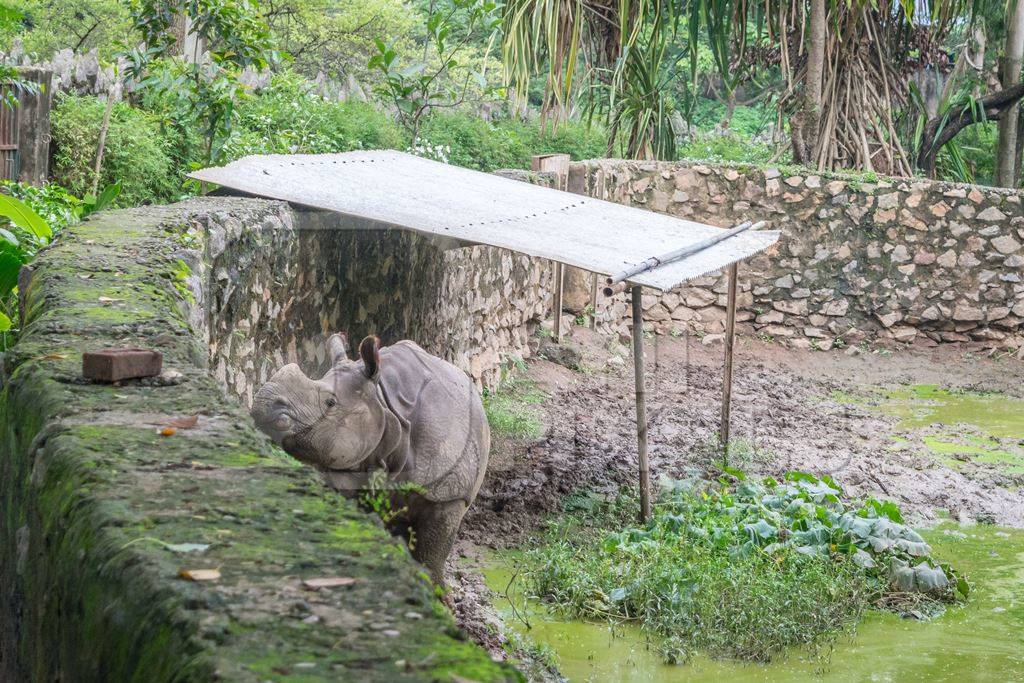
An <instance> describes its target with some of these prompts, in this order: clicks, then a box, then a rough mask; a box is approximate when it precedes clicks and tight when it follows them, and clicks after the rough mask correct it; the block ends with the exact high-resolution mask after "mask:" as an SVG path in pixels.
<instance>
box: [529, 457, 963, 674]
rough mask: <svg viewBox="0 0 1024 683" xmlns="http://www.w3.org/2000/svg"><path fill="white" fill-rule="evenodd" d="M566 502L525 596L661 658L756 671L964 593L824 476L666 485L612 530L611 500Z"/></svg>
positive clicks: (903, 535)
mask: <svg viewBox="0 0 1024 683" xmlns="http://www.w3.org/2000/svg"><path fill="white" fill-rule="evenodd" d="M584 500H585V499H584ZM575 505H576V506H577V510H576V511H575V512H571V513H570V514H568V515H567V516H566V517H564V518H562V519H561V520H559V521H558V522H556V523H555V524H554V525H553V527H552V528H551V529H550V530H549V532H548V534H547V537H546V538H545V539H544V542H543V543H542V544H541V545H540V546H539V547H538V548H536V549H534V550H531V551H530V552H528V553H527V554H526V564H527V567H528V568H527V572H526V578H527V582H528V586H529V589H530V591H531V592H532V593H534V594H535V595H536V596H537V597H539V598H540V599H542V600H544V601H546V602H548V603H549V604H550V605H552V606H554V607H555V608H556V609H558V610H561V611H563V612H565V613H566V614H568V615H569V616H572V617H575V618H586V619H599V620H611V621H620V620H621V621H631V622H635V623H637V624H638V625H640V626H642V627H644V628H645V629H647V630H648V631H649V632H652V633H653V634H654V635H656V636H657V640H658V641H659V642H660V645H661V649H662V652H663V654H664V656H665V658H666V659H667V660H668V661H672V662H676V661H683V660H685V659H687V658H688V657H689V656H691V655H692V654H693V653H694V652H696V651H705V652H707V653H709V654H711V655H713V656H726V657H735V658H741V659H747V660H753V661H767V660H770V659H771V658H772V657H773V656H775V655H776V654H778V653H779V652H780V651H782V650H783V649H784V648H786V647H789V646H794V645H797V646H799V645H805V646H811V647H812V648H816V647H820V646H822V645H826V644H827V643H828V642H830V641H831V640H832V639H833V638H835V637H836V636H837V635H838V634H839V633H842V632H843V631H844V630H846V629H848V628H849V627H851V626H852V625H853V624H855V623H856V621H857V619H858V618H859V617H860V615H861V614H862V613H863V611H864V610H865V609H868V608H871V607H876V608H882V609H890V610H894V611H898V612H910V611H913V613H914V614H915V615H924V614H928V613H929V612H933V611H935V610H936V609H941V606H942V605H943V604H944V603H947V602H951V601H954V600H957V599H959V598H963V597H966V595H967V593H968V591H969V584H968V583H967V580H966V579H965V578H964V577H963V576H962V575H960V574H959V573H958V572H957V571H956V570H954V569H953V568H952V567H951V566H950V565H948V564H943V563H940V562H938V561H936V560H935V559H934V558H932V556H931V548H930V547H929V546H928V544H927V543H926V542H925V541H924V539H923V538H922V537H921V536H920V535H919V534H918V533H917V532H915V531H914V530H913V529H911V528H910V527H908V526H906V525H905V524H903V519H902V515H901V514H900V511H899V508H898V507H897V506H896V505H895V504H893V503H891V502H888V501H879V500H875V499H868V500H867V501H864V502H860V503H857V502H852V501H850V500H849V499H848V498H846V497H845V496H844V494H843V492H842V490H841V489H840V487H839V486H838V485H837V484H836V483H835V481H833V480H832V479H831V478H829V477H822V478H818V477H815V476H813V475H810V474H806V473H803V472H793V473H790V474H788V475H786V477H785V478H784V479H783V480H782V481H777V480H775V479H772V478H766V479H763V480H761V481H753V480H749V479H747V478H746V477H745V476H744V475H743V473H742V472H739V471H736V470H730V471H728V472H727V473H726V474H725V475H724V476H723V477H722V478H721V479H720V480H718V481H717V482H713V483H711V484H708V483H701V482H693V481H683V482H680V481H671V482H666V483H665V485H664V486H663V490H662V493H661V496H660V498H659V501H658V503H657V505H656V506H655V514H654V516H653V518H652V520H651V521H650V522H649V523H648V524H647V525H646V526H642V527H638V526H626V527H625V528H621V527H618V525H617V524H616V520H621V517H620V516H619V511H621V510H623V509H627V507H628V506H626V505H623V504H621V501H620V502H619V503H618V504H616V503H613V504H611V505H604V506H598V507H602V509H601V510H597V509H588V505H587V504H585V503H584V504H582V505H581V504H580V501H579V500H576V501H575ZM591 507H593V506H591ZM595 521H596V522H597V523H596V524H595V523H594V522H595ZM616 527H617V528H616Z"/></svg>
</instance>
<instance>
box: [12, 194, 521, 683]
mask: <svg viewBox="0 0 1024 683" xmlns="http://www.w3.org/2000/svg"><path fill="white" fill-rule="evenodd" d="M281 206H282V205H279V204H275V203H272V202H261V201H258V200H241V199H216V200H212V199H207V200H193V201H190V202H185V203H182V204H178V205H174V206H167V207H145V208H140V209H131V210H123V211H115V212H107V213H104V214H101V215H99V216H97V217H95V218H93V219H91V220H89V221H87V222H85V223H83V224H81V225H78V226H75V227H72V228H69V229H68V230H66V231H65V232H64V234H62V235H61V237H60V238H59V239H58V240H57V242H56V243H55V244H54V245H53V246H51V247H50V248H48V249H46V250H45V251H44V252H43V253H41V254H40V255H39V257H38V258H37V259H36V261H35V262H34V263H33V264H32V272H31V275H30V277H28V278H23V286H22V299H23V300H22V307H23V311H24V318H25V320H24V325H23V331H22V334H21V336H20V338H19V340H18V342H17V343H16V344H15V345H14V346H13V348H11V349H10V350H9V351H8V352H7V353H6V355H5V356H4V359H3V368H2V370H3V387H2V393H0V419H2V425H3V437H2V453H0V496H2V500H0V505H2V514H3V517H2V528H0V543H2V550H0V589H2V599H3V614H2V616H0V678H2V679H3V680H10V681H19V680H38V681H52V680H68V681H71V680H86V681H146V682H147V683H149V682H156V681H206V680H230V681H267V680H289V681H306V680H309V681H314V680H351V681H399V680H426V681H446V680H476V681H498V680H500V681H504V680H519V679H520V678H521V676H520V675H519V674H518V672H516V671H515V670H514V669H512V668H511V667H509V666H508V665H505V664H499V663H495V662H493V661H492V660H491V658H490V657H489V656H488V655H487V653H485V652H484V651H483V650H482V649H480V648H478V647H477V646H475V645H474V644H472V643H470V642H467V641H466V640H465V639H464V638H463V636H462V635H461V634H460V632H459V631H458V629H457V628H456V626H455V624H454V622H453V620H452V618H451V616H450V614H449V613H448V612H447V611H446V610H445V609H444V608H443V607H442V606H441V604H440V603H439V601H438V599H437V597H436V595H435V592H434V590H433V588H432V587H431V585H430V584H429V583H428V581H427V580H426V578H425V576H424V575H423V573H422V571H421V569H420V568H419V567H418V566H417V565H416V564H415V563H414V562H413V561H412V560H411V558H410V557H409V554H408V551H407V550H406V548H405V546H404V545H403V544H402V543H401V542H400V541H398V540H396V539H393V538H392V537H390V536H389V535H388V534H387V533H386V532H385V531H384V530H383V529H382V527H381V526H380V524H379V523H378V522H377V521H376V520H375V518H372V517H370V516H368V515H366V514H365V513H363V512H362V511H360V510H359V509H358V508H357V507H356V506H354V505H353V504H352V503H351V502H349V501H347V500H345V499H343V498H341V497H340V496H338V495H336V494H334V493H332V492H329V491H327V490H325V489H324V487H323V486H322V485H321V483H320V481H319V479H318V477H317V476H316V475H315V473H313V472H312V471H310V470H308V469H306V468H304V467H302V466H300V465H298V463H295V462H293V461H291V460H290V459H289V458H288V457H287V456H285V455H283V454H281V453H279V452H276V451H275V450H274V449H273V447H272V446H271V445H270V444H269V443H268V442H267V441H266V440H265V439H264V438H263V437H262V436H261V435H260V434H258V433H257V432H256V431H255V429H254V428H253V426H252V424H251V420H250V419H249V417H248V415H247V414H246V412H245V411H244V409H243V408H242V407H241V405H240V404H239V403H238V401H237V400H236V399H235V398H229V397H228V396H227V395H226V393H225V391H224V388H223V387H222V386H221V385H220V384H219V383H218V382H217V380H216V379H215V378H214V377H213V376H211V373H210V372H209V371H208V368H207V359H208V355H209V354H208V350H207V348H206V343H207V342H206V340H205V339H204V338H203V334H202V332H201V331H198V330H197V329H196V325H195V324H194V321H195V320H196V319H197V316H196V311H195V309H196V306H197V305H201V304H197V303H196V298H195V296H194V294H193V292H192V290H191V289H190V287H189V286H183V284H182V282H183V280H185V279H188V278H189V277H193V276H195V273H196V266H197V265H200V266H201V264H200V263H199V262H197V258H198V259H199V261H201V260H202V253H203V252H202V249H203V247H202V245H201V244H200V245H198V246H197V245H196V244H195V243H193V242H194V239H193V238H194V237H195V234H196V232H197V231H198V232H199V233H202V232H203V229H204V228H203V226H204V225H208V224H209V223H210V221H211V220H219V219H216V217H217V216H220V217H222V218H223V217H227V218H229V219H231V220H235V221H241V222H242V223H243V224H246V222H247V221H250V220H258V219H260V217H261V216H262V215H264V214H268V213H273V212H278V213H279V212H281V211H282V208H281ZM211 216H212V217H214V218H213V219H211ZM199 239H200V241H201V240H202V239H203V238H202V236H201V235H200V238H199ZM197 254H198V257H197ZM200 269H201V268H200ZM200 275H201V274H200ZM199 317H201V316H199ZM190 318H191V319H192V320H193V323H191V324H190V322H189V320H190ZM110 347H142V348H155V349H158V350H159V351H161V352H162V353H163V356H164V370H165V374H166V375H167V376H165V377H164V378H161V379H160V380H157V381H147V380H141V381H138V380H133V381H126V382H123V383H121V384H120V385H114V386H111V385H101V384H90V383H86V382H85V381H84V380H82V379H81V377H80V374H81V360H82V352H83V351H85V350H90V349H99V348H110ZM192 415H197V416H198V423H197V424H196V426H195V427H194V428H191V429H184V428H179V429H177V430H176V431H175V432H174V433H173V434H171V435H169V436H164V435H161V433H160V432H161V426H162V425H167V424H170V423H171V422H173V421H174V420H175V419H178V418H183V417H189V416H192ZM185 544H194V545H185ZM203 546H206V548H205V550H200V548H202V547H203ZM183 569H218V570H219V572H220V578H219V579H217V580H213V581H203V582H192V581H188V580H185V579H183V578H181V577H180V576H179V572H181V570H183ZM321 577H350V578H352V579H354V582H352V583H351V584H350V585H346V586H341V587H336V588H329V589H319V590H311V589H308V588H306V587H305V586H304V584H303V581H304V580H307V579H311V578H321Z"/></svg>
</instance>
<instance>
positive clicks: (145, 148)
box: [52, 96, 182, 206]
mask: <svg viewBox="0 0 1024 683" xmlns="http://www.w3.org/2000/svg"><path fill="white" fill-rule="evenodd" d="M105 106H106V104H105V102H103V101H101V100H99V99H98V98H95V97H75V96H61V97H60V98H59V99H58V101H57V105H56V107H55V109H54V111H53V118H52V131H53V141H54V144H55V146H56V153H55V154H54V166H53V172H52V175H53V180H54V182H56V183H57V184H59V185H63V186H64V187H66V188H67V189H68V190H69V191H70V192H72V193H73V194H76V195H79V196H84V195H86V194H88V193H89V191H90V190H91V189H92V179H93V168H94V167H95V163H96V148H97V145H98V144H99V137H100V127H101V125H102V123H103V110H104V108H105ZM170 152H171V144H170V143H169V142H168V138H167V137H165V135H164V133H163V129H162V127H161V122H160V120H159V119H158V118H157V117H155V116H153V115H151V114H148V113H146V112H144V111H142V110H140V109H136V108H134V107H132V106H130V105H128V104H127V103H124V102H120V103H118V104H115V105H114V108H113V111H112V112H111V117H110V129H109V131H108V132H107V142H106V147H105V151H104V154H103V172H102V174H101V178H100V187H103V186H105V185H109V184H113V183H116V182H119V183H121V195H120V197H119V200H118V204H119V205H122V206H132V205H136V204H145V203H151V202H163V201H167V200H169V199H173V198H176V197H178V196H180V195H181V194H182V190H181V178H180V176H179V175H178V173H177V172H176V169H175V164H174V162H173V160H172V158H171V154H170Z"/></svg>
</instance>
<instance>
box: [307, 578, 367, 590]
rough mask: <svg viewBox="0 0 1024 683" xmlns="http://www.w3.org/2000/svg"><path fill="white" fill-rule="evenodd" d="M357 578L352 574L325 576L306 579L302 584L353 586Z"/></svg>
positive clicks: (310, 586) (312, 585) (313, 586)
mask: <svg viewBox="0 0 1024 683" xmlns="http://www.w3.org/2000/svg"><path fill="white" fill-rule="evenodd" d="M355 582H356V580H355V579H353V578H352V577H351V576H325V577H323V578H319V579H305V580H304V581H303V582H302V585H303V586H305V587H306V588H335V587H337V586H351V585H352V584H353V583H355Z"/></svg>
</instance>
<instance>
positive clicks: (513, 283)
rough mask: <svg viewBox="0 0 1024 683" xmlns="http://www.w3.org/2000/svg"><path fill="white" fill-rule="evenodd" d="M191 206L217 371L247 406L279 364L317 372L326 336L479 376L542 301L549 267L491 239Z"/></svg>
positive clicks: (496, 362)
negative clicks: (427, 355) (471, 240)
mask: <svg viewBox="0 0 1024 683" xmlns="http://www.w3.org/2000/svg"><path fill="white" fill-rule="evenodd" d="M224 207H225V209H224V210H221V211H217V212H209V213H202V214H198V215H197V218H196V219H195V220H196V221H197V222H196V223H195V224H194V225H193V227H192V229H191V234H190V238H189V239H190V241H191V242H192V243H194V244H203V245H204V246H203V247H202V249H194V250H192V251H191V252H189V254H190V256H189V257H187V258H186V261H188V263H187V265H188V266H189V270H190V276H189V278H190V289H191V290H192V291H193V293H194V297H195V298H196V301H197V304H199V305H197V306H195V307H193V311H192V316H193V321H192V322H193V325H194V326H195V327H196V329H200V330H202V334H203V335H204V337H205V338H206V340H207V342H208V344H209V349H210V365H211V370H212V372H213V374H214V376H215V377H216V378H217V380H218V381H219V382H220V383H221V384H222V385H223V386H224V387H226V388H227V389H228V390H229V391H231V392H232V393H233V394H235V395H237V396H239V397H240V398H242V400H243V401H244V402H245V403H246V404H247V405H248V404H250V403H251V401H252V395H253V393H254V392H255V390H256V389H257V388H258V387H259V386H260V385H261V384H262V383H263V382H265V381H266V380H267V378H269V377H270V375H271V374H273V372H274V371H275V370H276V369H277V368H279V367H281V366H282V365H284V364H286V363H298V364H299V365H300V366H301V367H302V368H303V370H304V371H306V372H307V373H309V374H316V373H322V372H323V371H324V370H326V363H327V355H326V349H325V341H326V339H327V337H328V336H329V335H330V334H332V333H333V332H335V331H339V330H344V331H346V332H348V334H349V336H350V338H351V340H352V342H353V345H355V344H356V343H358V340H359V339H361V338H362V337H363V336H365V335H369V334H376V335H378V336H380V337H381V339H382V341H383V343H384V344H390V343H393V342H395V341H398V340H400V339H413V340H415V341H416V342H417V343H419V344H420V345H422V346H423V347H424V348H425V349H427V350H428V351H430V352H432V353H435V354H437V355H439V356H441V357H443V358H446V359H447V360H450V361H451V362H453V363H454V364H455V365H457V366H458V367H460V368H462V369H463V370H465V371H466V372H467V373H469V374H470V375H471V376H472V377H473V378H474V380H476V381H477V382H478V383H479V384H480V385H481V386H493V385H495V384H496V383H497V381H498V380H499V379H500V376H501V368H502V365H503V363H505V362H506V361H507V360H509V359H510V358H525V357H528V356H529V355H530V352H531V348H530V345H529V341H530V337H531V336H532V334H533V332H534V331H535V329H536V327H537V326H538V325H539V324H540V321H541V320H542V319H543V317H544V316H545V314H546V313H547V312H548V310H549V308H550V293H549V291H550V281H551V275H552V269H551V267H550V264H548V262H546V261H542V260H537V259H530V258H528V257H526V256H523V255H520V254H515V253H513V252H509V251H506V250H503V249H496V248H492V247H481V246H475V247H464V248H450V249H447V250H446V249H444V248H442V247H445V246H449V247H450V246H453V245H438V244H435V243H432V242H431V241H430V240H428V239H427V238H424V237H422V236H420V235H416V234H413V233H409V232H405V231H398V230H364V229H355V228H353V226H351V225H347V224H346V223H345V221H344V219H343V218H341V217H339V216H338V215H336V214H333V213H328V212H308V211H295V210H292V209H291V208H289V207H288V206H287V205H286V204H283V203H280V202H263V201H252V200H234V201H232V202H227V203H225V204H224Z"/></svg>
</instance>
